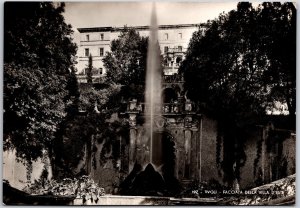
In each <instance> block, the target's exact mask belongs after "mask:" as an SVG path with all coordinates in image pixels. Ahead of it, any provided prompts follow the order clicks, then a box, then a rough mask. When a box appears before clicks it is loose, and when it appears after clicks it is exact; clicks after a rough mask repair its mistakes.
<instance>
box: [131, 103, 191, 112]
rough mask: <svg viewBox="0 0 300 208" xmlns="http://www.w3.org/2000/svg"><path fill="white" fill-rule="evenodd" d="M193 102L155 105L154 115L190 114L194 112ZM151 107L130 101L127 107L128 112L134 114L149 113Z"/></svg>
mask: <svg viewBox="0 0 300 208" xmlns="http://www.w3.org/2000/svg"><path fill="white" fill-rule="evenodd" d="M193 106H194V105H193V103H192V102H185V103H178V102H174V103H163V104H161V105H160V104H155V106H154V114H158V113H159V114H182V113H190V112H193V111H194V107H193ZM148 108H149V107H148V106H147V105H146V103H137V102H136V101H135V100H133V101H130V102H129V104H128V105H127V111H128V112H132V113H133V112H134V113H146V114H147V113H148V112H150V109H148Z"/></svg>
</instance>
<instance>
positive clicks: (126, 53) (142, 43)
mask: <svg viewBox="0 0 300 208" xmlns="http://www.w3.org/2000/svg"><path fill="white" fill-rule="evenodd" d="M147 48H148V38H144V37H141V36H140V35H139V33H138V32H137V31H135V30H134V29H131V28H127V27H124V30H123V31H122V32H121V34H120V36H119V38H118V39H116V40H113V41H112V42H111V52H107V53H106V56H105V57H104V58H103V62H104V66H105V68H106V69H107V80H108V82H114V83H116V84H118V85H121V86H122V91H121V94H120V96H121V97H123V98H124V100H127V99H129V98H138V99H140V98H142V97H143V94H144V90H145V87H144V86H145V71H146V64H147Z"/></svg>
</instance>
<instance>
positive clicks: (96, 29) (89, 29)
mask: <svg viewBox="0 0 300 208" xmlns="http://www.w3.org/2000/svg"><path fill="white" fill-rule="evenodd" d="M200 26H201V27H205V26H206V24H177V25H159V26H158V29H175V28H193V27H200ZM125 27H127V28H134V29H136V30H149V28H150V26H124V27H87V28H77V30H78V31H79V32H80V33H85V32H107V31H110V32H115V31H122V30H124V28H125Z"/></svg>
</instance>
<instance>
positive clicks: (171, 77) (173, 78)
mask: <svg viewBox="0 0 300 208" xmlns="http://www.w3.org/2000/svg"><path fill="white" fill-rule="evenodd" d="M183 81H184V78H183V76H182V75H181V74H174V75H164V76H163V82H167V83H172V82H183Z"/></svg>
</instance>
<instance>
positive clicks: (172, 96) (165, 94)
mask: <svg viewBox="0 0 300 208" xmlns="http://www.w3.org/2000/svg"><path fill="white" fill-rule="evenodd" d="M175 100H178V93H177V92H176V90H175V89H173V88H171V87H168V88H165V89H164V90H163V91H162V101H163V102H164V103H170V102H172V101H175Z"/></svg>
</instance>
